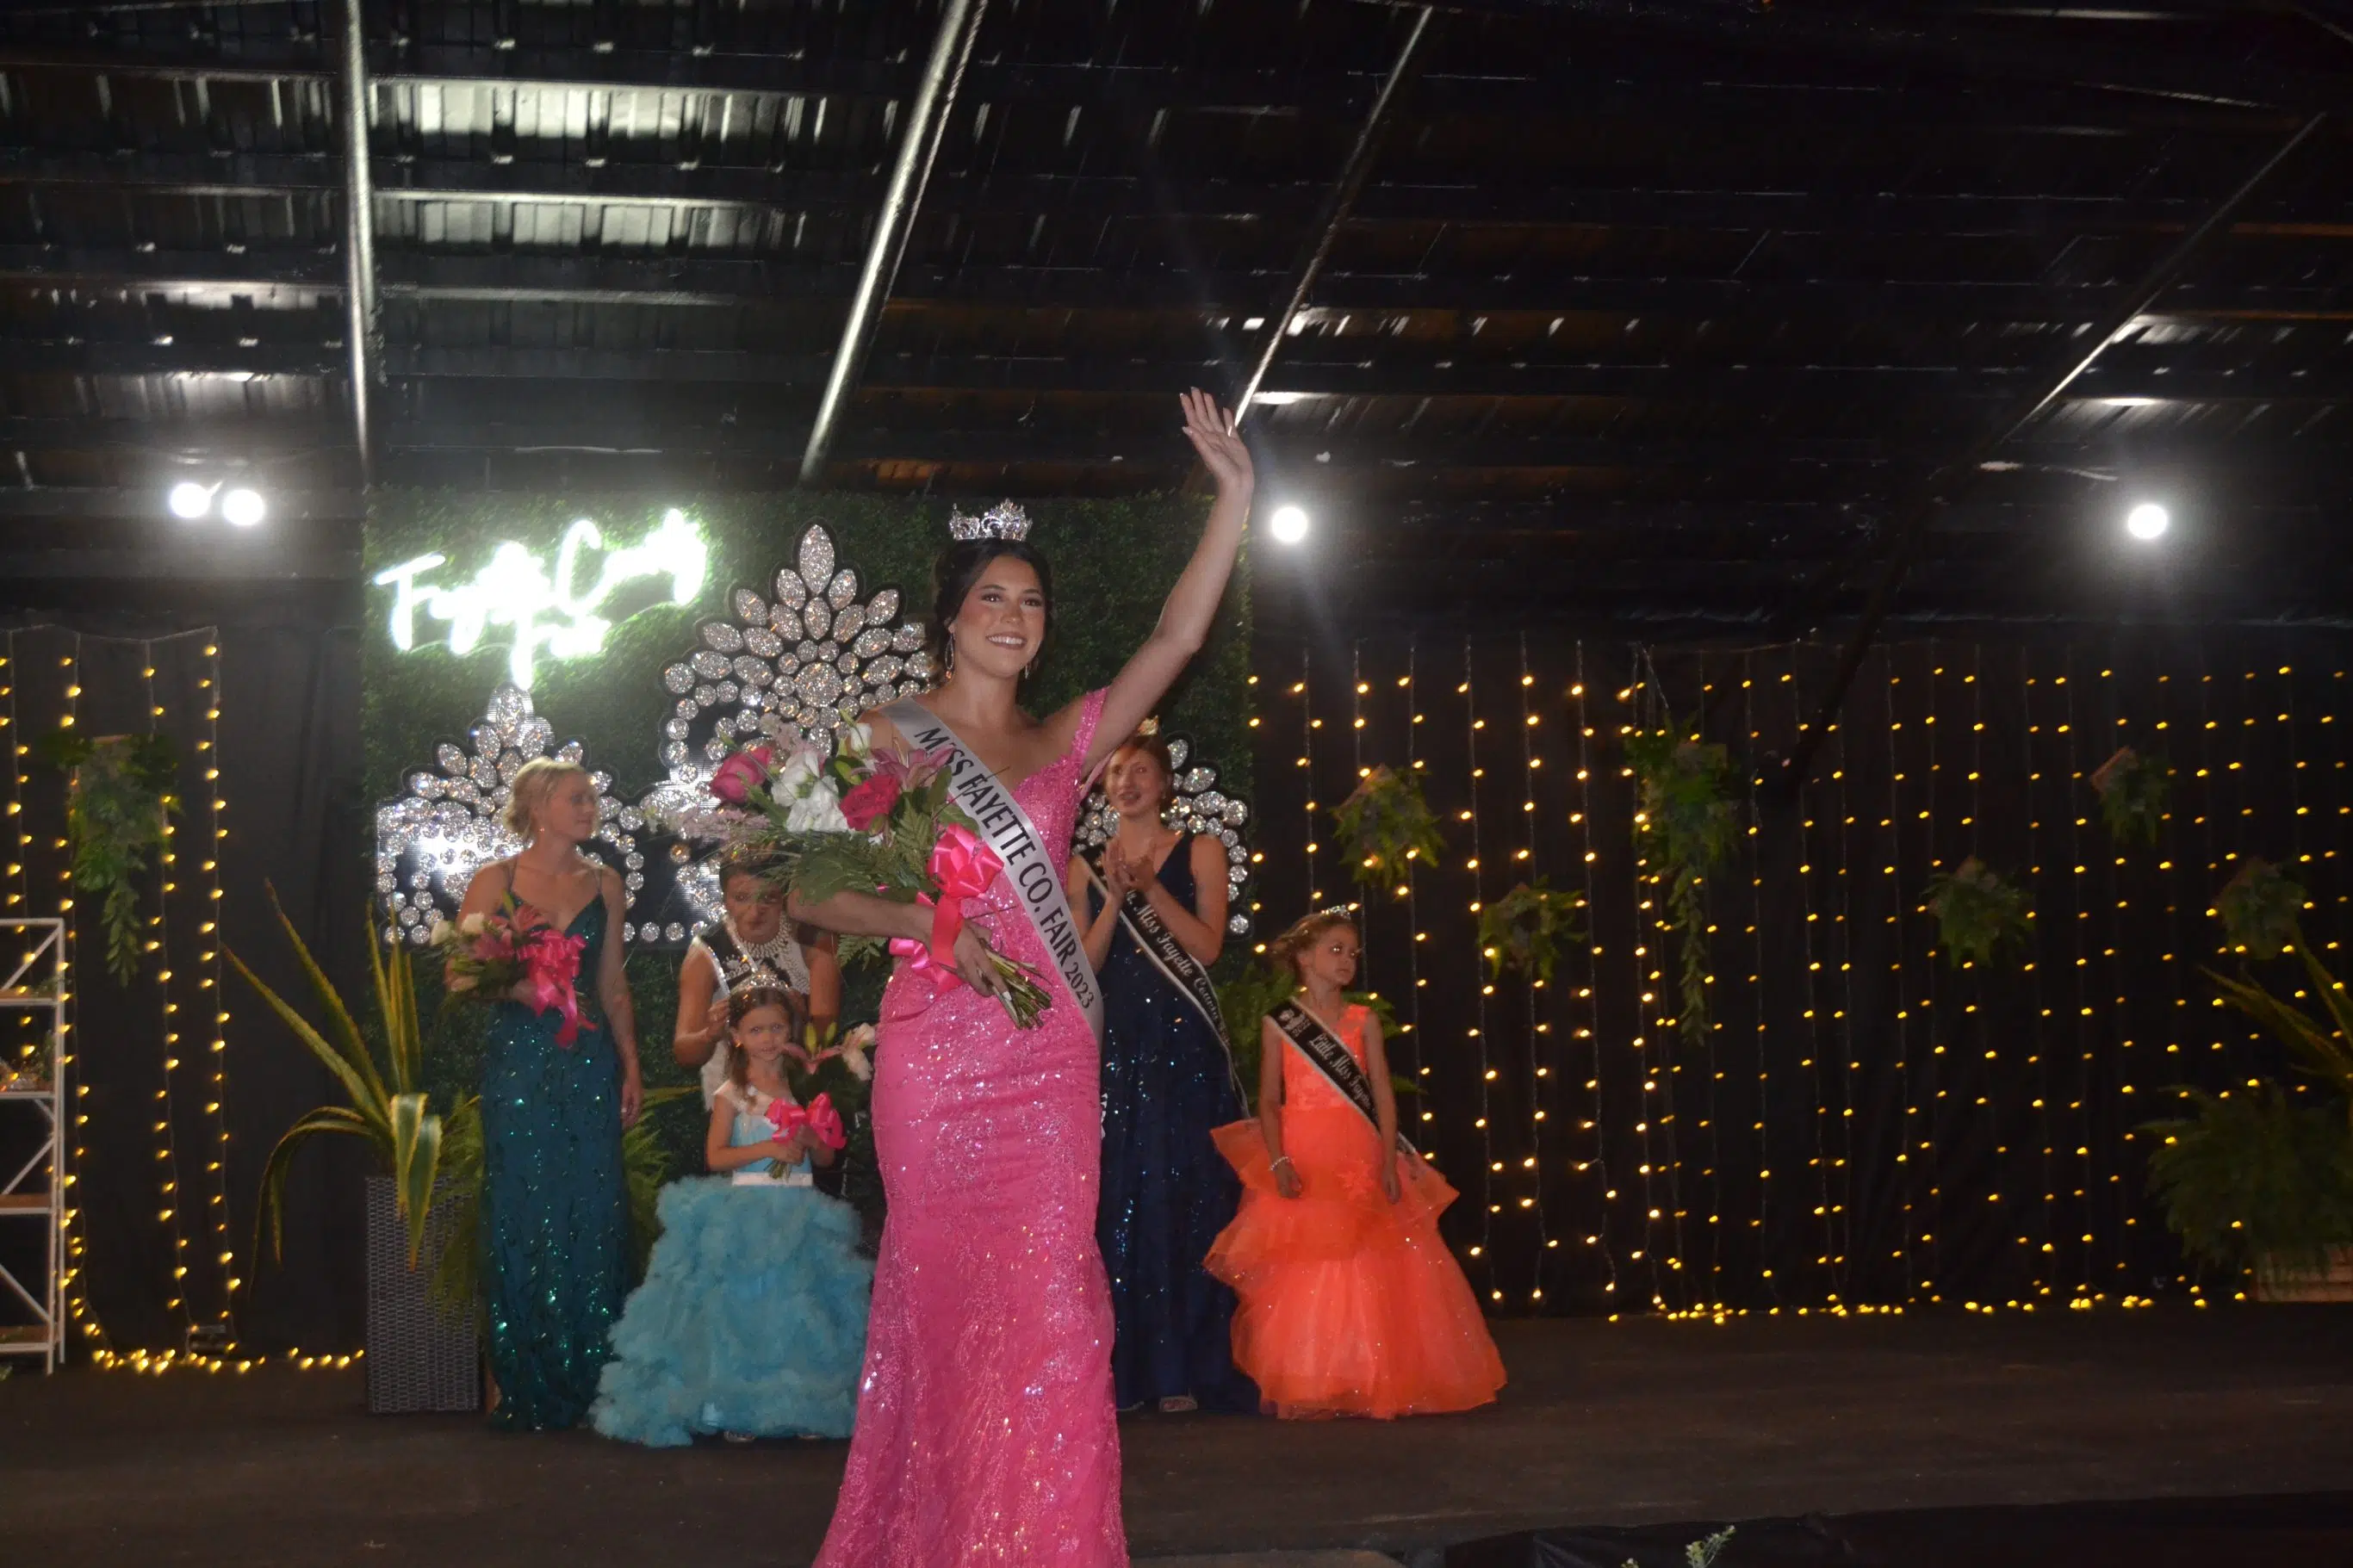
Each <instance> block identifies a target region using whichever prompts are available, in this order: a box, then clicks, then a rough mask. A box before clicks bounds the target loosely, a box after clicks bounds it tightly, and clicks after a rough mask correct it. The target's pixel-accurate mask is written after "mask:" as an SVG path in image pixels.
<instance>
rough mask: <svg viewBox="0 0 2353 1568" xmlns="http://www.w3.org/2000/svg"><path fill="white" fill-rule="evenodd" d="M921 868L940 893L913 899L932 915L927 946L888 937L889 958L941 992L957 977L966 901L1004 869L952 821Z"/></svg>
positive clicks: (994, 853)
mask: <svg viewBox="0 0 2353 1568" xmlns="http://www.w3.org/2000/svg"><path fill="white" fill-rule="evenodd" d="M926 869H927V870H929V871H930V872H931V874H932V880H933V881H934V882H936V883H938V884H939V889H940V896H939V898H938V900H937V901H934V900H931V899H929V898H925V897H922V896H920V895H919V896H918V897H917V898H916V900H915V901H916V902H917V903H919V904H922V905H923V907H925V908H926V909H928V910H931V911H932V940H931V944H930V946H928V947H926V946H925V945H924V944H923V943H922V942H916V941H914V940H913V939H912V938H909V937H903V936H894V937H892V939H891V955H892V957H894V958H903V959H905V960H906V961H907V967H908V968H909V969H911V970H913V971H914V972H915V973H918V974H924V975H927V976H928V977H929V978H930V980H931V982H932V984H933V986H934V989H937V990H942V991H944V990H946V989H947V988H948V987H949V986H951V985H954V984H955V983H956V981H957V979H958V978H959V977H958V975H957V973H956V967H955V940H956V936H957V934H958V933H959V932H961V931H963V930H964V901H965V900H966V899H976V898H978V897H980V896H981V895H982V894H983V893H986V892H987V891H988V889H990V887H991V886H993V885H994V884H995V883H996V881H997V873H998V872H999V871H1002V870H1004V869H1005V862H1004V861H1003V860H1001V859H999V858H997V851H996V850H994V849H991V848H990V847H988V846H987V844H985V843H983V842H982V841H981V838H980V836H979V835H978V834H976V833H975V832H973V830H972V829H971V828H969V827H966V826H964V825H963V824H962V823H954V824H951V825H950V826H948V828H947V830H946V831H945V832H944V833H942V834H941V835H940V841H939V842H938V843H937V844H934V845H933V846H932V858H931V860H930V862H929V864H928V865H927V866H926Z"/></svg>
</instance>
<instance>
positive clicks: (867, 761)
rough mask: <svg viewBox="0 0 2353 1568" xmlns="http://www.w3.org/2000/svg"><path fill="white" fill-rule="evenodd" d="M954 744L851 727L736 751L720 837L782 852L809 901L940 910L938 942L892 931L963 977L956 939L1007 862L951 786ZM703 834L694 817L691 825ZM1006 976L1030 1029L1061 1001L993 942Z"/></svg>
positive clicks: (857, 945)
mask: <svg viewBox="0 0 2353 1568" xmlns="http://www.w3.org/2000/svg"><path fill="white" fill-rule="evenodd" d="M947 762H948V752H947V751H946V749H945V748H944V747H943V748H942V749H940V750H938V751H935V752H914V751H908V750H904V749H899V748H883V749H880V750H878V749H876V747H875V746H874V743H873V735H872V732H871V731H870V730H869V729H868V728H867V727H866V726H865V725H863V724H853V725H849V726H848V727H846V728H844V729H843V730H842V731H841V732H840V736H839V740H838V741H837V742H836V743H835V745H834V747H833V749H832V750H831V751H830V752H827V751H826V750H824V749H823V748H820V747H816V746H802V747H799V748H797V749H795V750H794V751H792V752H788V753H785V754H782V755H780V754H779V753H778V752H777V750H776V748H775V747H774V746H770V745H765V744H764V745H756V746H750V747H746V748H744V749H743V750H741V751H738V752H733V753H732V754H730V755H729V756H728V757H727V758H726V760H725V761H723V762H722V763H720V764H719V769H718V771H717V772H716V773H714V774H713V775H712V780H711V793H712V795H715V796H717V797H718V799H719V800H720V802H721V803H722V805H723V812H722V813H721V814H720V817H719V821H718V823H717V824H716V826H718V828H719V834H718V836H719V837H724V838H726V839H728V840H729V841H730V842H731V843H732V844H734V845H735V846H737V847H741V848H744V849H746V850H750V851H753V852H754V853H757V854H759V855H762V856H764V857H766V858H772V859H773V860H775V861H776V864H777V865H779V866H780V867H781V868H783V869H782V871H781V872H780V875H781V876H782V877H783V878H784V879H785V880H786V883H787V884H788V885H789V886H790V888H791V889H792V891H793V892H794V893H795V894H796V895H797V896H798V897H799V898H800V899H802V900H805V901H807V902H809V903H818V902H821V901H823V900H826V899H829V898H831V897H833V896H834V895H835V894H837V893H842V892H850V891H856V892H861V893H871V894H873V895H875V896H876V897H877V898H882V899H888V900H892V901H893V902H896V903H911V904H921V905H922V906H923V908H925V909H927V910H931V911H932V934H931V940H930V941H929V942H913V941H910V940H909V939H907V938H905V937H895V938H893V939H892V941H891V942H890V944H889V949H890V952H891V954H892V956H893V957H895V958H903V959H905V960H907V962H908V965H909V967H910V968H912V969H913V970H915V971H916V972H917V973H920V974H922V975H923V976H924V977H925V978H926V979H927V980H928V981H929V982H930V983H931V984H933V985H934V987H935V988H937V989H939V990H946V989H948V988H949V987H951V986H954V985H955V984H959V983H960V982H961V979H962V976H961V975H959V974H958V973H957V972H956V967H955V941H956V936H957V934H958V933H959V932H960V931H963V930H964V924H965V917H964V900H966V899H973V898H978V897H980V896H981V895H982V894H984V893H986V892H987V890H988V889H989V887H990V885H991V884H992V883H994V882H995V881H996V879H997V873H998V872H999V871H1001V870H1003V869H1004V868H1005V862H1004V861H1003V860H1001V859H999V858H997V853H996V851H994V850H992V849H991V848H989V847H988V843H987V840H986V839H984V838H983V837H981V835H980V830H979V826H978V824H976V823H975V822H974V821H973V819H972V818H971V817H970V816H968V815H966V814H965V810H964V808H963V807H961V806H959V805H956V804H955V800H954V799H953V798H952V797H951V795H949V792H948V785H949V782H950V781H949V778H948V773H947ZM682 826H685V828H686V830H687V831H690V832H691V831H693V830H694V829H693V826H692V825H682ZM880 948H881V943H880V942H879V941H878V939H876V938H872V937H854V936H853V937H844V938H843V939H842V943H841V959H842V962H843V963H854V962H856V961H857V960H858V959H860V958H861V957H866V956H870V955H871V954H873V953H874V952H878V951H879V950H880ZM989 957H990V959H991V960H992V961H993V962H994V963H995V965H996V968H997V973H998V974H999V975H1000V976H1002V977H1003V979H1004V981H1005V984H1006V994H1005V1009H1006V1012H1007V1013H1008V1014H1009V1015H1010V1016H1011V1017H1012V1019H1013V1021H1014V1023H1015V1024H1016V1025H1017V1026H1019V1027H1021V1028H1025V1029H1026V1028H1029V1027H1030V1026H1032V1025H1034V1024H1036V1023H1037V1021H1038V1018H1039V1015H1041V1014H1042V1013H1044V1012H1045V1010H1046V1008H1047V1007H1048V1005H1050V1003H1051V1001H1052V998H1051V997H1050V995H1049V994H1047V992H1046V989H1045V987H1044V986H1042V985H1040V984H1039V982H1038V977H1037V976H1036V975H1035V974H1034V973H1031V972H1030V971H1029V969H1028V968H1027V967H1026V966H1024V965H1022V964H1020V963H1015V962H1014V961H1013V960H1012V959H1009V958H1007V957H1006V956H1005V955H1003V954H1002V953H999V952H995V951H994V950H991V952H990V954H989Z"/></svg>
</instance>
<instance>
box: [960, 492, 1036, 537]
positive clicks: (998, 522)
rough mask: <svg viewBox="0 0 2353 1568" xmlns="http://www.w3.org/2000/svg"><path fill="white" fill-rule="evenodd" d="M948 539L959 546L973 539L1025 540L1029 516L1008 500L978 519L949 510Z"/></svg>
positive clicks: (1000, 502) (1027, 533)
mask: <svg viewBox="0 0 2353 1568" xmlns="http://www.w3.org/2000/svg"><path fill="white" fill-rule="evenodd" d="M948 537H949V538H951V539H953V540H955V541H956V542H958V543H960V544H961V543H963V542H965V541H967V540H974V539H1027V538H1029V513H1028V512H1026V511H1023V510H1021V509H1020V507H1018V506H1017V505H1016V504H1014V503H1013V502H1012V501H1009V500H1008V501H999V502H997V504H996V505H995V506H993V507H990V508H989V509H988V510H987V511H985V512H982V513H981V514H980V515H979V516H978V517H966V516H965V514H964V513H962V512H960V511H956V510H950V511H949V513H948Z"/></svg>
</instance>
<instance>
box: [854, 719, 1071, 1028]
mask: <svg viewBox="0 0 2353 1568" xmlns="http://www.w3.org/2000/svg"><path fill="white" fill-rule="evenodd" d="M882 716H883V717H884V718H886V719H888V720H890V721H891V722H892V726H893V727H894V728H896V729H897V730H898V731H899V733H900V734H901V735H902V736H904V737H905V738H906V742H907V743H908V744H909V745H911V746H914V747H917V748H919V749H920V750H923V751H926V752H931V751H936V750H938V749H939V748H940V747H942V746H945V747H946V748H947V750H948V793H949V794H950V795H953V796H954V797H955V803H956V804H957V805H960V806H962V807H964V809H965V812H966V813H967V814H968V815H969V816H971V817H972V819H973V821H974V822H975V823H976V824H978V825H979V827H980V836H981V837H983V838H985V839H987V841H988V847H989V848H991V849H993V850H995V851H996V852H997V858H998V859H1000V860H1002V861H1004V862H1005V874H1006V876H1007V877H1008V879H1011V881H1012V883H1013V891H1014V893H1015V894H1016V895H1017V896H1018V898H1019V900H1020V901H1021V912H1022V913H1023V914H1025V915H1028V916H1029V924H1030V926H1031V928H1032V929H1033V930H1035V931H1037V933H1038V941H1039V943H1040V944H1041V945H1042V946H1043V947H1044V948H1045V950H1046V952H1048V953H1049V954H1050V955H1051V956H1052V958H1053V961H1054V967H1055V969H1056V970H1057V971H1059V972H1060V974H1061V976H1062V984H1065V985H1067V986H1069V987H1070V990H1071V997H1072V998H1073V999H1074V1000H1075V1001H1076V1002H1077V1003H1078V1005H1079V1011H1080V1012H1082V1013H1083V1014H1085V1015H1086V1018H1087V1026H1088V1027H1089V1028H1091V1029H1092V1030H1093V1031H1094V1033H1095V1037H1096V1038H1097V1039H1101V1038H1102V1037H1103V987H1102V986H1101V985H1099V984H1096V982H1095V972H1094V966H1093V965H1092V964H1091V963H1088V962H1087V950H1086V947H1085V945H1084V944H1083V943H1082V942H1080V941H1079V927H1078V922H1077V921H1073V920H1072V919H1071V900H1070V898H1069V897H1068V895H1066V894H1065V893H1064V892H1063V891H1062V868H1063V865H1064V861H1063V860H1061V859H1059V858H1056V857H1055V856H1054V854H1053V853H1052V852H1051V850H1050V848H1049V847H1048V846H1047V843H1046V840H1045V837H1044V836H1043V835H1041V834H1040V833H1039V831H1038V825H1037V824H1036V823H1034V822H1031V821H1030V820H1029V813H1028V812H1026V811H1024V810H1022V809H1021V803H1020V802H1019V801H1017V800H1015V799H1014V798H1013V792H1012V791H1011V790H1009V789H1007V788H1006V787H1005V785H1004V784H1001V783H999V782H998V781H997V775H996V774H995V773H991V772H989V770H988V765H987V763H983V762H982V761H981V760H980V759H979V758H978V757H976V756H974V755H973V754H972V748H971V747H969V746H967V745H965V743H964V742H962V741H960V740H958V739H956V733H955V731H953V730H951V729H949V728H948V727H947V726H946V725H945V724H943V723H941V722H940V720H939V717H938V715H936V714H934V712H933V711H932V710H930V709H928V708H926V707H924V706H923V704H922V703H920V702H918V701H916V700H914V699H913V698H912V697H904V698H901V699H900V700H898V701H896V702H893V703H892V704H891V706H889V707H888V708H885V709H884V710H882Z"/></svg>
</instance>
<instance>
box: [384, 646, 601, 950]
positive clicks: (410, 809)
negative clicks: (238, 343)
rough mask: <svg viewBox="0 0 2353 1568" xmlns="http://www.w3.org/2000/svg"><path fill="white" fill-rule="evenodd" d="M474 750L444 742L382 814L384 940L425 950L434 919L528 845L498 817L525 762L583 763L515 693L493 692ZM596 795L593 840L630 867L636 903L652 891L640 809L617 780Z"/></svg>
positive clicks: (454, 909)
mask: <svg viewBox="0 0 2353 1568" xmlns="http://www.w3.org/2000/svg"><path fill="white" fill-rule="evenodd" d="M467 741H468V744H467V745H466V746H459V745H458V744H457V743H456V742H449V741H444V742H442V743H441V745H440V747H439V748H438V751H437V752H435V754H434V761H435V762H436V763H438V768H439V771H438V772H435V771H432V770H429V769H423V768H420V769H418V770H417V772H415V773H410V774H409V775H408V779H407V786H408V787H407V790H406V793H405V794H403V795H401V796H400V797H399V798H398V799H396V800H391V801H386V802H385V803H384V804H383V805H379V806H377V807H376V812H375V888H376V892H377V894H378V896H379V897H381V898H382V900H384V910H385V917H386V918H385V926H384V928H383V936H384V940H385V942H402V941H406V942H408V943H409V944H410V945H412V946H416V947H422V946H424V945H425V942H426V939H427V935H428V933H429V932H430V931H432V929H433V922H434V921H435V920H436V919H451V918H454V917H455V916H456V915H457V913H458V905H459V901H460V900H463V899H464V898H465V896H466V884H467V883H468V882H470V881H471V880H472V879H473V876H474V873H475V872H476V871H477V870H479V869H480V868H482V867H483V866H485V865H488V864H489V863H490V862H491V861H492V860H496V859H498V858H501V856H506V855H512V854H513V853H514V852H515V851H517V850H518V849H521V848H522V840H521V839H520V838H517V837H515V836H514V835H513V834H512V833H510V832H508V831H507V826H506V824H505V823H504V822H503V821H502V820H501V818H502V817H503V816H505V815H506V809H507V802H508V800H509V799H510V798H511V797H512V795H513V793H514V779H515V775H516V774H517V773H521V772H522V765H523V764H524V763H528V762H531V761H533V759H534V758H538V757H555V758H557V759H559V760H561V761H564V762H567V763H577V762H580V761H581V760H582V754H581V745H580V742H577V741H566V742H564V743H563V744H562V745H560V746H559V745H557V744H556V743H555V731H554V726H552V725H550V724H549V723H548V721H546V720H544V719H543V718H541V717H540V716H539V715H538V714H537V713H536V712H534V711H533V709H532V705H531V697H530V695H529V694H528V693H526V692H524V691H522V690H519V689H516V688H515V687H513V686H506V685H502V686H501V687H500V688H499V689H497V690H495V691H493V692H492V693H491V700H490V702H489V704H488V706H487V707H486V708H485V709H484V710H483V713H482V718H481V721H480V722H479V723H477V724H475V725H474V726H473V728H472V729H471V730H470V731H468V734H467ZM588 778H589V782H590V783H591V784H594V785H596V820H597V829H596V837H597V839H598V840H600V841H601V842H603V843H605V844H606V845H607V846H609V847H610V848H611V849H612V851H613V854H614V856H615V858H617V859H618V860H619V861H620V862H621V865H622V866H623V867H624V868H626V869H625V873H624V879H625V880H626V882H627V884H628V889H629V893H630V896H631V897H633V898H634V897H635V896H636V895H637V892H638V889H641V888H643V887H644V886H645V881H646V879H645V858H644V857H643V856H642V855H640V854H639V853H638V839H637V835H638V830H639V829H640V828H642V827H643V826H645V819H644V817H643V816H641V815H640V814H639V812H638V808H637V807H635V806H633V805H623V804H622V803H621V802H619V801H617V800H615V799H614V798H613V794H612V790H613V780H612V777H611V775H610V774H607V773H593V772H592V773H590V774H589V775H588Z"/></svg>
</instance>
